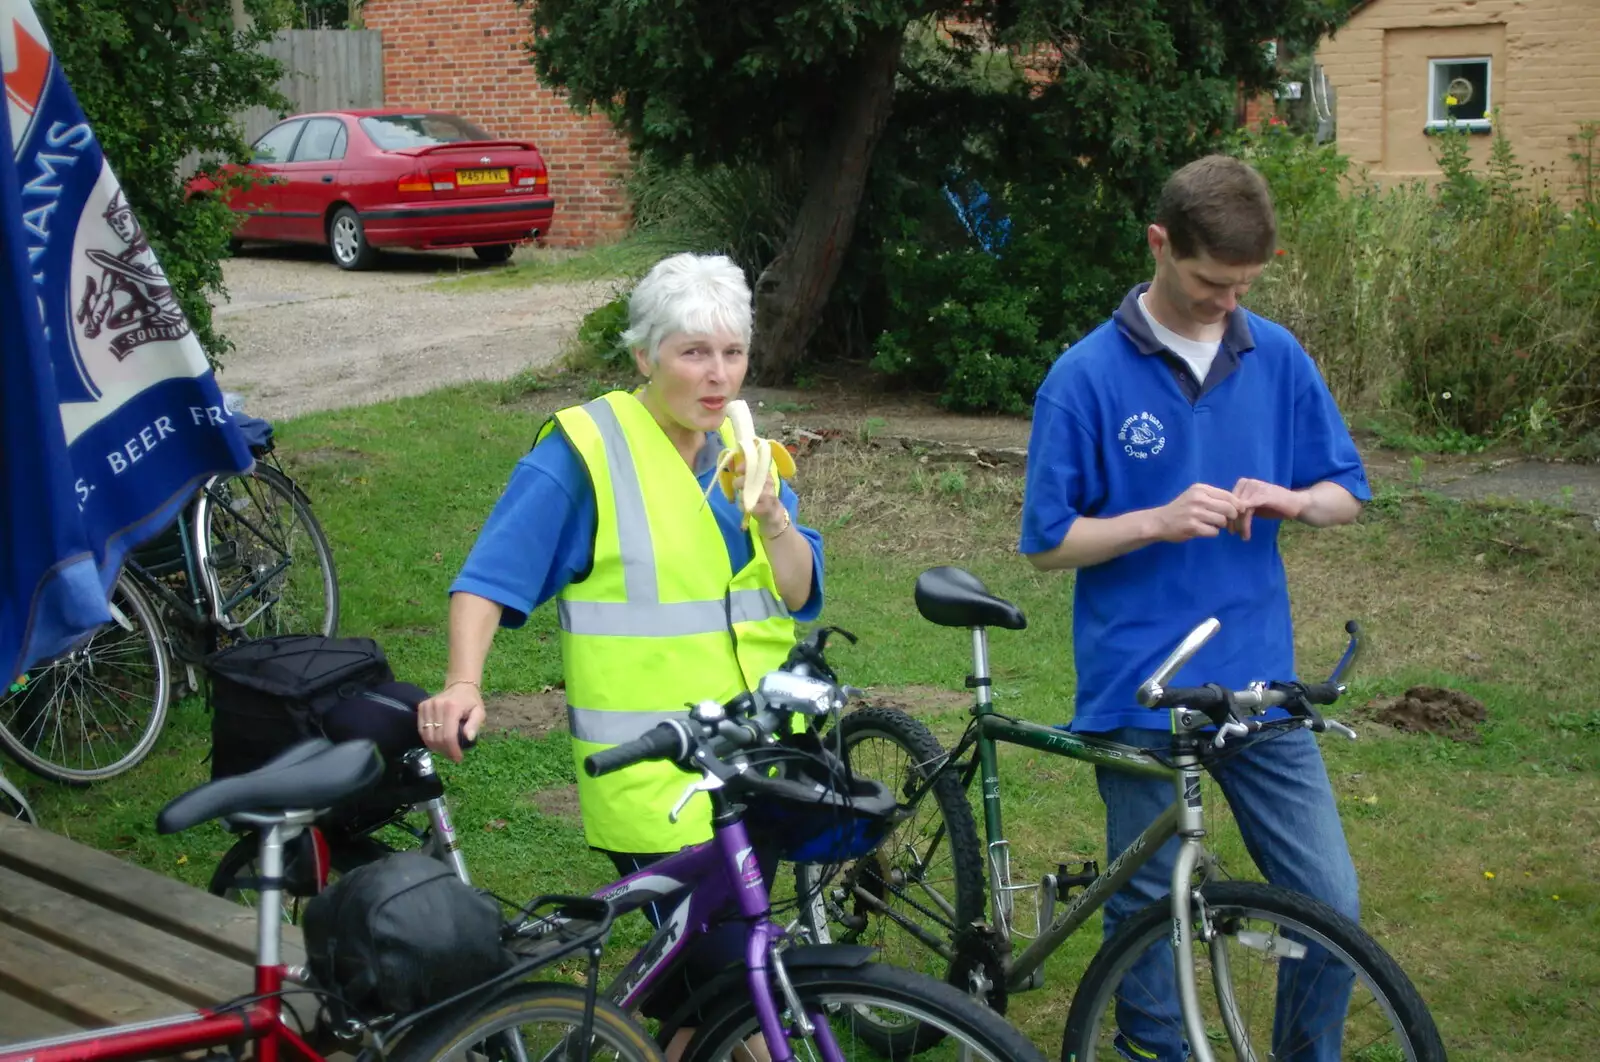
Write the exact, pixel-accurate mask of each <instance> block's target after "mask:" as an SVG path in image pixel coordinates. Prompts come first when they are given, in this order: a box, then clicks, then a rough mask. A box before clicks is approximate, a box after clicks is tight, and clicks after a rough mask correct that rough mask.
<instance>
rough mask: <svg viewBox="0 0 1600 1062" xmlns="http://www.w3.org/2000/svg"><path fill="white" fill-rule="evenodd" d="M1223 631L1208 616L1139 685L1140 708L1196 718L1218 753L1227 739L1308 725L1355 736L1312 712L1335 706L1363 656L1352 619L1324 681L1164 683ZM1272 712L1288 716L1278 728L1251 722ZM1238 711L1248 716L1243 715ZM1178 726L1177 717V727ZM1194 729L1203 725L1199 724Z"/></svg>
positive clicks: (1269, 724) (1345, 627)
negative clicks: (1242, 685)
mask: <svg viewBox="0 0 1600 1062" xmlns="http://www.w3.org/2000/svg"><path fill="white" fill-rule="evenodd" d="M1221 629H1222V624H1221V623H1220V622H1219V621H1218V620H1217V619H1216V618H1215V617H1212V618H1210V619H1207V620H1206V621H1205V622H1203V623H1201V624H1199V625H1198V626H1196V627H1195V628H1194V630H1192V631H1190V632H1189V633H1188V635H1186V636H1185V637H1184V639H1183V641H1182V642H1181V643H1179V645H1178V647H1177V648H1176V649H1174V650H1173V651H1172V653H1171V654H1169V655H1168V656H1167V658H1166V659H1165V660H1163V661H1162V662H1161V664H1160V666H1159V667H1157V668H1156V670H1155V673H1154V674H1152V675H1151V676H1150V677H1149V678H1148V679H1146V680H1145V681H1144V682H1143V683H1141V684H1140V686H1139V689H1138V692H1137V694H1136V696H1137V698H1138V701H1139V703H1140V704H1142V705H1144V706H1145V707H1146V708H1167V709H1172V710H1174V711H1178V710H1184V711H1186V712H1198V713H1200V714H1201V715H1203V716H1204V717H1205V718H1206V719H1207V720H1209V721H1210V722H1211V723H1214V724H1215V725H1216V726H1217V728H1218V729H1217V735H1216V738H1215V739H1214V740H1213V741H1212V744H1213V745H1215V746H1216V747H1218V748H1221V747H1222V746H1223V745H1224V744H1225V743H1226V742H1227V741H1228V739H1229V738H1230V737H1244V736H1246V735H1249V734H1256V733H1259V732H1261V731H1262V730H1264V729H1267V728H1269V727H1273V726H1277V725H1282V724H1283V723H1286V724H1288V725H1295V726H1307V727H1309V728H1310V729H1312V730H1313V731H1315V732H1317V733H1322V732H1323V731H1325V730H1332V731H1334V732H1335V733H1339V734H1343V735H1344V736H1346V737H1348V738H1351V739H1354V738H1355V736H1356V734H1355V731H1353V730H1351V729H1350V728H1349V727H1347V726H1345V725H1344V724H1342V723H1339V722H1337V721H1335V720H1332V719H1325V718H1324V717H1323V716H1322V714H1321V713H1320V712H1318V711H1317V710H1316V708H1315V707H1313V706H1314V705H1330V704H1333V703H1334V702H1336V701H1337V700H1338V699H1339V698H1340V697H1342V696H1344V694H1345V693H1346V691H1347V689H1348V687H1347V686H1346V685H1345V684H1344V682H1342V681H1341V679H1342V678H1343V676H1344V675H1345V674H1346V673H1347V672H1348V671H1349V669H1350V667H1351V665H1352V664H1354V662H1355V661H1356V659H1357V658H1358V657H1359V656H1360V655H1361V649H1362V645H1363V640H1362V637H1361V628H1360V627H1359V626H1358V625H1357V624H1356V621H1355V620H1350V621H1348V622H1347V623H1346V624H1345V625H1344V629H1345V632H1346V633H1347V634H1349V636H1350V641H1349V643H1348V644H1347V645H1346V646H1345V650H1344V653H1343V655H1342V656H1341V657H1340V658H1339V662H1338V664H1337V665H1335V667H1334V669H1333V672H1332V674H1330V675H1329V676H1328V679H1327V681H1325V682H1312V683H1305V682H1253V683H1251V684H1250V686H1249V687H1248V688H1246V689H1242V690H1230V689H1226V688H1224V687H1222V686H1219V685H1217V684H1216V683H1208V684H1207V685H1204V686H1188V687H1177V686H1174V687H1169V686H1167V685H1166V683H1167V681H1168V680H1170V679H1171V678H1172V676H1173V675H1175V674H1177V673H1178V671H1179V670H1181V669H1182V667H1183V666H1184V665H1185V664H1187V663H1188V662H1189V660H1190V658H1192V657H1193V656H1194V654H1195V653H1197V652H1199V650H1200V647H1201V646H1203V645H1205V643H1206V642H1208V641H1210V640H1211V638H1212V637H1213V636H1214V635H1215V634H1216V633H1217V631H1219V630H1221ZM1271 708H1282V709H1284V710H1285V711H1286V712H1288V716H1289V717H1288V719H1287V720H1285V721H1282V723H1280V722H1276V721H1272V720H1263V719H1259V718H1254V717H1253V716H1254V714H1255V713H1259V712H1265V711H1266V710H1268V709H1271ZM1241 712H1244V713H1246V716H1250V717H1244V716H1241V715H1240V713H1241ZM1176 722H1177V718H1176V717H1175V725H1176ZM1198 725H1199V726H1204V725H1205V724H1204V722H1199V723H1198ZM1194 728H1195V727H1194V726H1192V725H1191V726H1189V727H1188V729H1194Z"/></svg>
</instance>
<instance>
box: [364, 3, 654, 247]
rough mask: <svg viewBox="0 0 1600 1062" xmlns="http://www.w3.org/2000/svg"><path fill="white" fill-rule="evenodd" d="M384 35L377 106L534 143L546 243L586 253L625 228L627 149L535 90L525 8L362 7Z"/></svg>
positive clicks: (602, 127) (597, 124)
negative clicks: (549, 206)
mask: <svg viewBox="0 0 1600 1062" xmlns="http://www.w3.org/2000/svg"><path fill="white" fill-rule="evenodd" d="M362 13H363V17H364V19H365V22H366V26H367V28H368V29H374V30H378V31H379V32H380V33H382V34H383V70H384V75H383V77H384V104H385V106H390V107H395V106H399V107H430V108H437V109H439V110H446V111H452V112H454V113H456V114H459V115H461V116H462V117H464V118H466V119H468V120H469V121H472V122H474V123H476V124H478V125H480V126H482V127H483V128H484V129H486V130H488V131H489V132H491V133H493V134H494V135H496V136H505V137H523V138H528V139H531V140H533V141H534V143H535V144H536V145H538V148H539V151H540V153H541V154H543V155H544V158H545V162H546V164H547V165H548V166H549V167H550V192H551V194H552V196H553V197H554V198H555V201H556V211H555V220H554V221H553V223H552V224H551V226H550V232H549V234H548V236H547V237H546V242H547V243H550V244H553V245H555V246H558V247H589V246H594V245H596V244H602V243H606V242H609V241H611V240H615V239H617V238H618V237H620V236H621V235H622V234H623V233H624V232H625V231H626V230H627V227H628V224H629V220H630V219H629V216H628V209H627V199H626V196H625V195H624V194H623V192H622V189H621V187H620V186H619V184H618V179H619V178H620V177H621V176H622V175H623V174H624V173H625V172H626V170H627V167H628V151H627V145H626V144H625V143H624V141H623V140H622V138H621V137H619V136H618V135H617V134H616V133H615V132H613V131H612V129H611V125H610V123H609V122H607V121H606V120H605V118H603V117H601V116H600V115H597V114H596V115H589V116H583V115H579V114H577V113H576V112H574V111H573V110H572V109H571V108H570V107H569V106H568V105H567V101H566V97H565V96H563V95H561V94H558V93H556V92H553V91H551V90H550V89H547V88H545V87H544V86H542V85H540V84H539V80H538V78H536V77H535V76H534V73H533V64H532V63H531V62H530V61H529V56H528V53H527V52H526V51H525V50H524V48H523V42H524V41H526V40H527V39H528V38H529V37H530V35H531V28H530V26H529V22H528V11H527V9H526V8H518V7H517V6H515V5H514V4H513V3H512V2H511V0H366V4H365V6H364V7H363V8H362Z"/></svg>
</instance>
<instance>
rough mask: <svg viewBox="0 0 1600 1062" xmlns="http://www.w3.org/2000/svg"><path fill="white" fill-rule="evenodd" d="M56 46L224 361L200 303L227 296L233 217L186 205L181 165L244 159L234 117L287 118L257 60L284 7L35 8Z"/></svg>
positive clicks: (157, 0) (49, 0)
mask: <svg viewBox="0 0 1600 1062" xmlns="http://www.w3.org/2000/svg"><path fill="white" fill-rule="evenodd" d="M34 5H35V9H36V10H37V11H38V13H39V17H40V20H41V21H42V22H43V23H44V26H45V31H46V32H47V33H48V34H49V37H50V43H51V46H52V47H53V48H54V49H55V53H56V58H57V60H58V61H59V62H60V63H61V67H62V69H63V71H65V73H66V75H67V80H68V82H69V83H70V84H71V85H72V89H73V92H74V93H75V94H76V95H77V97H78V102H79V103H80V104H81V105H82V107H83V110H84V113H85V114H86V115H87V116H88V119H89V123H90V125H91V126H92V127H93V129H94V131H95V135H96V136H97V137H98V138H99V140H100V144H101V146H102V147H103V148H104V150H105V154H106V160H107V161H108V162H109V163H110V165H111V168H112V170H113V172H115V173H116V175H117V178H118V180H119V181H121V183H122V186H123V189H124V192H125V193H126V195H127V197H128V203H129V205H130V206H132V207H133V210H134V213H135V215H136V216H137V217H138V218H139V223H140V225H142V226H143V228H144V231H145V234H146V236H147V237H148V238H149V240H150V246H151V248H152V249H153V250H154V251H155V253H156V255H157V257H158V258H159V260H160V262H161V266H162V268H163V269H164V270H165V271H166V274H167V277H168V279H169V280H170V281H171V282H172V287H173V291H174V293H175V294H176V295H177V297H178V299H179V301H180V302H181V303H182V305H183V310H184V313H185V314H186V315H187V316H188V318H189V323H190V325H191V326H192V327H193V328H194V331H195V334H196V336H198V337H199V339H200V342H201V344H202V345H203V346H204V347H205V348H206V352H207V354H208V356H210V357H211V358H212V359H213V360H215V359H217V358H218V357H220V356H221V355H222V354H224V353H225V352H226V350H227V349H228V343H227V341H226V340H225V339H224V338H223V337H222V336H220V335H219V334H218V333H217V332H216V330H215V329H214V328H213V326H212V321H211V307H210V304H209V303H208V301H207V298H206V296H207V293H208V292H210V293H217V294H220V293H222V292H223V291H224V287H223V276H222V260H223V259H224V258H225V257H227V253H228V240H229V238H230V236H231V235H232V232H233V220H232V215H231V213H230V212H229V210H228V208H227V207H226V206H225V205H224V204H223V203H222V202H221V201H220V200H219V199H217V198H215V197H195V198H192V199H191V198H188V197H186V196H185V194H184V178H185V177H186V176H188V172H187V167H186V165H185V164H186V163H187V162H190V161H192V160H194V159H196V158H198V159H199V162H200V166H201V168H205V169H210V168H211V167H212V166H214V165H216V164H217V163H218V162H219V161H221V160H224V159H226V160H231V161H236V162H243V161H245V160H246V159H247V158H248V156H249V150H248V145H246V144H245V142H244V140H243V136H242V130H241V128H240V126H239V124H238V122H237V120H236V116H237V115H239V114H240V113H241V112H243V111H244V110H246V109H247V108H250V107H254V106H266V107H271V108H274V109H277V110H280V111H281V110H284V109H287V107H288V106H289V101H288V100H286V99H284V98H283V97H282V96H281V95H280V94H279V93H278V92H277V90H276V88H275V86H276V84H277V82H278V79H279V77H280V76H281V75H282V64H280V63H279V62H278V61H277V60H275V59H272V58H269V57H267V56H266V55H264V54H262V53H261V52H260V51H259V50H258V49H259V46H260V45H261V44H262V43H263V42H265V41H267V40H269V39H270V38H271V37H272V35H273V33H274V32H275V31H276V29H277V28H278V27H279V26H280V25H282V24H283V22H284V20H285V17H286V14H287V8H286V7H284V6H283V4H282V3H280V2H279V0H244V9H245V11H246V12H247V13H248V14H249V15H250V16H251V18H250V25H249V26H247V27H246V28H243V29H239V28H236V27H235V25H234V21H233V5H232V4H231V3H230V2H229V0H184V2H178V0H139V2H137V3H127V2H126V0H34Z"/></svg>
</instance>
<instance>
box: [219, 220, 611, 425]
mask: <svg viewBox="0 0 1600 1062" xmlns="http://www.w3.org/2000/svg"><path fill="white" fill-rule="evenodd" d="M530 253H537V252H531V251H529V250H523V251H520V252H519V253H518V258H521V257H523V256H525V255H527V254H530ZM497 268H500V267H496V266H485V265H482V264H481V263H479V262H478V260H477V259H476V258H474V257H473V256H472V254H471V253H470V252H465V253H461V254H454V253H438V254H391V255H387V256H385V258H384V260H383V261H382V263H381V264H380V266H379V268H377V269H374V270H371V271H367V272H360V273H351V272H346V271H344V270H342V269H340V268H338V267H337V266H335V265H334V264H333V262H332V261H331V260H329V259H328V257H327V252H326V251H319V250H318V249H315V248H295V247H260V248H257V247H251V248H247V249H246V250H245V251H244V252H243V254H242V255H241V256H240V257H236V258H233V259H230V260H229V261H228V262H226V263H225V265H224V270H225V273H226V276H227V283H228V289H229V298H228V299H227V300H225V301H220V302H219V303H218V304H217V305H216V307H215V315H216V324H217V327H218V328H219V329H220V330H221V331H222V332H223V333H224V334H225V335H227V337H228V338H229V339H231V340H233V343H234V348H235V349H234V351H233V352H232V353H231V354H230V355H228V357H227V358H226V359H225V360H224V362H223V366H222V369H221V371H220V372H219V373H218V374H217V378H218V380H219V381H220V382H221V384H222V385H223V386H224V387H226V388H227V389H229V390H233V391H238V392H239V393H241V394H243V395H244V396H245V399H246V408H248V409H249V410H250V412H252V413H254V414H256V415H257V416H262V417H267V418H269V419H271V418H285V417H292V416H296V415H298V414H301V413H309V412H312V411H314V410H322V409H336V408H339V407H342V406H353V405H361V404H363V403H367V402H378V401H383V400H385V399H390V398H398V397H401V396H405V395H416V394H422V393H424V392H427V391H431V390H434V389H435V388H438V387H441V386H444V385H446V384H452V383H462V382H465V381H468V380H491V379H504V378H506V377H508V376H512V375H514V374H515V373H517V372H519V371H520V370H522V369H525V368H529V367H531V366H536V365H543V364H547V363H549V362H550V361H552V360H554V359H555V358H556V356H557V355H558V354H559V353H560V352H561V349H562V347H563V346H564V345H565V344H566V342H567V340H568V339H570V338H571V336H572V335H573V334H574V332H576V330H577V326H578V322H579V321H580V320H581V319H582V318H583V315H584V314H585V313H587V312H588V311H589V310H591V309H593V308H594V307H596V306H598V305H600V304H601V303H603V302H605V301H606V299H608V298H609V297H610V293H611V289H612V282H609V281H602V282H595V283H583V284H540V285H530V286H527V287H507V288H500V289H495V290H485V291H469V292H459V293H458V292H453V291H451V290H449V289H450V285H451V281H452V279H453V278H457V277H465V276H470V275H472V274H475V273H482V272H485V271H489V270H492V269H497Z"/></svg>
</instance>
